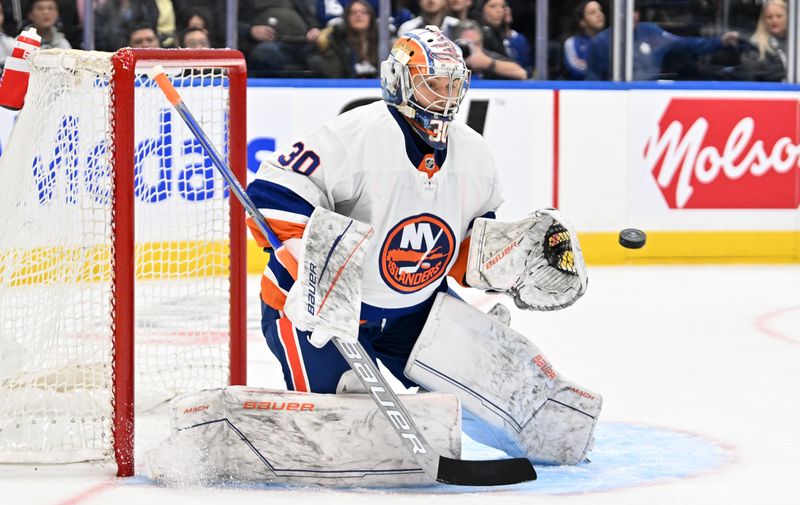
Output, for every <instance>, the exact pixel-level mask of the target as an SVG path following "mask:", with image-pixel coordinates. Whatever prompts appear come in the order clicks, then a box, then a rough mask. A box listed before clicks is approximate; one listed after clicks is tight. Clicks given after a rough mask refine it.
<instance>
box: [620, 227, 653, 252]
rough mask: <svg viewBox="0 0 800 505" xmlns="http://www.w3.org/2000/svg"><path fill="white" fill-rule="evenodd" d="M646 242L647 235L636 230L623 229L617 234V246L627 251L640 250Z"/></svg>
mask: <svg viewBox="0 0 800 505" xmlns="http://www.w3.org/2000/svg"><path fill="white" fill-rule="evenodd" d="M646 241H647V235H645V234H644V232H643V231H642V230H637V229H636V228H625V229H624V230H622V231H621V232H619V245H621V246H622V247H626V248H628V249H641V248H642V247H644V243H645V242H646Z"/></svg>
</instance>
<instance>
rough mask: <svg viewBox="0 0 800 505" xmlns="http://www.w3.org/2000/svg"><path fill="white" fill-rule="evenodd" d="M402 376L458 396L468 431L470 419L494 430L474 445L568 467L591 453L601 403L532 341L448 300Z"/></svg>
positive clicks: (434, 313)
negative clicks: (560, 371)
mask: <svg viewBox="0 0 800 505" xmlns="http://www.w3.org/2000/svg"><path fill="white" fill-rule="evenodd" d="M405 374H406V376H408V378H410V379H411V380H413V381H415V382H417V383H418V384H420V385H422V386H423V387H425V388H426V389H429V390H431V391H447V392H451V393H455V394H456V395H458V397H459V398H461V403H462V405H463V408H464V411H465V428H466V427H467V422H466V414H467V413H469V414H470V415H471V417H474V418H477V419H479V420H480V421H482V422H483V423H484V424H486V425H488V427H489V428H490V430H491V431H492V433H491V434H490V438H493V439H494V440H489V439H487V437H486V436H481V437H478V438H480V439H479V441H481V442H484V443H489V444H490V445H493V446H495V447H498V448H499V449H502V450H505V451H506V452H508V453H509V455H511V456H515V457H520V456H521V457H527V458H529V459H531V461H533V462H534V463H545V464H560V465H564V464H567V465H572V464H576V463H580V462H582V461H583V460H584V459H585V458H586V454H587V453H588V452H589V451H590V450H591V448H592V445H593V440H594V439H593V431H594V426H595V423H596V422H597V418H598V416H599V414H600V409H601V408H602V403H603V400H602V397H601V396H600V395H599V394H598V393H596V392H593V391H589V390H588V389H586V388H583V387H581V386H578V385H577V384H574V383H572V382H569V381H567V380H565V379H564V378H562V377H560V376H559V374H558V373H557V372H556V371H555V369H554V368H553V367H552V366H551V365H550V363H549V361H548V360H547V358H545V357H544V355H543V354H542V352H541V351H540V350H539V349H538V348H537V347H536V346H535V345H534V344H533V343H531V341H530V340H528V339H527V338H525V337H524V336H522V335H521V334H519V333H517V332H516V331H514V330H512V329H511V328H509V327H508V326H506V325H504V324H502V323H501V322H499V321H497V320H496V319H494V318H492V317H489V316H487V315H486V314H484V313H483V312H481V311H479V310H478V309H476V308H474V307H472V306H470V305H469V304H467V303H465V302H463V301H461V300H459V299H458V298H455V297H453V296H450V295H447V294H446V293H440V294H439V295H438V296H437V298H436V301H435V303H434V304H433V308H432V309H431V313H430V315H429V316H428V320H427V322H426V323H425V327H424V328H423V330H422V333H421V334H420V336H419V338H418V340H417V343H416V345H415V346H414V349H413V350H412V352H411V356H410V357H409V360H408V363H407V364H406V368H405ZM468 433H469V432H468ZM469 434H471V433H469ZM473 438H476V437H473Z"/></svg>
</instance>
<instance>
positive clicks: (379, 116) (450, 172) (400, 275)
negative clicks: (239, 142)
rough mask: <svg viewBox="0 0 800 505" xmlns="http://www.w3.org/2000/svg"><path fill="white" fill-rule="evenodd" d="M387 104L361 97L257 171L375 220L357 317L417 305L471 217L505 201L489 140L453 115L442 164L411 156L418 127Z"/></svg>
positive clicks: (317, 200)
mask: <svg viewBox="0 0 800 505" xmlns="http://www.w3.org/2000/svg"><path fill="white" fill-rule="evenodd" d="M404 121H405V120H404V119H403V118H402V117H401V116H399V115H398V114H393V112H391V111H390V110H389V108H388V107H387V105H386V104H384V103H383V102H382V101H381V102H375V103H373V104H370V105H366V106H362V107H358V108H356V109H353V110H351V111H349V112H346V113H344V114H342V115H341V116H339V117H337V118H335V119H333V120H332V121H329V122H328V123H326V124H324V125H323V126H321V127H320V128H318V129H317V130H315V131H313V132H312V133H311V134H309V135H308V136H307V137H305V138H304V139H302V140H300V141H298V142H295V143H294V144H292V145H291V146H289V147H288V148H287V149H285V150H284V151H283V152H282V153H278V154H277V155H276V156H275V157H274V159H272V160H270V161H267V162H265V163H264V164H263V165H262V167H261V169H260V170H259V172H258V174H257V176H256V178H257V179H258V178H261V179H265V180H268V181H269V182H271V183H274V184H279V185H281V186H284V187H285V188H287V189H289V190H291V191H292V192H293V193H295V194H297V195H300V196H301V197H302V198H303V199H305V200H306V201H307V202H308V203H309V204H311V205H312V206H317V205H322V206H324V207H325V208H327V209H329V210H334V211H335V212H338V213H340V214H343V215H346V216H349V217H352V218H354V219H357V220H359V221H362V222H365V223H369V224H370V225H372V226H373V228H374V230H375V234H374V235H373V237H372V239H371V240H370V243H369V245H368V250H367V255H366V259H365V262H364V285H363V300H362V301H363V304H362V313H361V318H362V319H371V320H375V319H380V318H384V317H395V316H399V315H402V314H404V313H409V312H413V311H414V310H416V308H417V306H418V305H420V304H423V303H424V302H426V301H428V300H429V299H430V298H431V297H432V295H433V294H434V293H435V292H436V290H437V288H438V287H439V286H440V285H441V283H442V281H443V280H444V277H445V275H447V272H448V271H449V270H450V268H451V267H452V265H453V263H454V262H455V259H456V257H457V256H458V253H459V248H460V246H461V242H462V241H463V240H464V238H466V236H467V232H468V228H469V226H470V224H471V222H472V220H473V219H474V218H476V217H480V216H482V215H484V214H486V213H488V212H493V211H494V210H495V209H496V208H497V207H498V206H499V205H500V203H501V202H502V197H501V195H500V188H499V184H498V177H497V172H496V169H495V167H494V162H493V160H492V157H491V154H490V151H489V148H488V146H487V144H486V142H485V141H484V139H483V137H481V136H480V135H479V134H478V133H476V132H475V131H473V130H472V129H470V128H469V127H468V126H467V125H466V124H464V123H460V122H453V123H451V125H450V128H449V139H448V144H447V145H448V147H447V149H446V153H445V156H444V161H443V162H442V163H441V166H439V165H438V161H437V159H440V158H441V156H437V157H436V158H434V156H432V155H426V156H423V157H422V159H421V161H420V162H419V164H418V165H417V164H415V163H414V160H413V159H412V158H413V157H414V154H413V153H414V152H418V151H415V150H416V147H415V146H414V142H413V140H412V139H411V138H410V137H409V136H410V135H416V134H415V133H414V132H413V131H412V130H411V128H410V126H409V125H408V124H405V123H404Z"/></svg>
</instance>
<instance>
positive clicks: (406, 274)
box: [378, 214, 456, 293]
mask: <svg viewBox="0 0 800 505" xmlns="http://www.w3.org/2000/svg"><path fill="white" fill-rule="evenodd" d="M455 245H456V244H455V236H454V235H453V230H451V229H450V227H449V226H448V225H447V223H445V222H444V220H442V219H441V218H439V217H437V216H434V215H432V214H420V215H417V216H412V217H408V218H406V219H403V220H402V221H400V222H399V223H397V224H396V225H394V226H393V227H392V229H391V230H389V233H387V234H386V238H385V239H384V241H383V245H382V246H381V254H380V257H379V259H378V261H379V263H380V264H379V268H380V272H381V277H382V278H383V280H384V282H386V284H388V285H389V287H391V288H392V289H394V290H395V291H398V292H400V293H412V292H414V291H419V290H420V289H422V288H424V287H425V286H427V285H429V284H431V283H433V282H434V281H436V280H437V279H440V278H441V277H442V276H443V275H444V274H445V273H446V272H447V265H448V264H449V263H450V260H451V259H452V257H453V252H454V251H455Z"/></svg>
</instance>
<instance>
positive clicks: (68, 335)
mask: <svg viewBox="0 0 800 505" xmlns="http://www.w3.org/2000/svg"><path fill="white" fill-rule="evenodd" d="M157 64H160V65H162V66H163V67H165V68H166V69H167V72H168V73H169V75H170V76H171V79H172V80H173V82H174V83H175V85H176V87H178V88H179V89H181V93H182V95H183V96H184V99H185V100H186V101H187V103H188V104H189V105H190V106H192V107H193V108H194V109H195V110H196V111H198V118H199V120H200V122H201V123H202V125H203V127H204V128H205V129H206V131H207V132H208V133H209V136H210V137H211V138H212V141H213V142H214V144H215V146H216V147H217V148H218V150H219V151H220V152H223V153H224V154H227V157H228V162H229V165H230V166H231V169H232V170H233V172H234V174H235V176H236V177H237V178H238V179H239V180H240V181H242V182H244V181H245V179H246V136H245V128H246V116H245V100H246V98H245V96H246V86H247V78H246V67H245V62H244V58H243V56H242V54H241V53H240V52H239V51H235V50H227V49H200V50H189V49H172V50H169V49H130V48H126V49H122V50H119V51H117V52H116V53H99V52H86V51H73V50H66V51H64V50H48V51H39V52H37V53H34V54H33V55H32V56H31V59H30V65H31V82H30V88H29V91H28V95H27V97H26V106H25V107H24V108H23V109H22V111H21V112H20V115H19V116H18V118H17V125H16V126H15V127H14V131H13V132H12V135H11V138H10V139H9V143H8V146H7V148H6V149H5V152H4V153H3V158H2V159H0V214H2V215H0V229H2V230H3V231H2V233H0V462H6V463H33V462H35V463H48V462H49V463H66V462H77V461H87V460H110V459H112V458H113V459H115V460H116V464H117V475H118V476H130V475H133V472H134V404H135V400H134V374H136V375H135V376H136V381H137V397H136V402H140V387H139V385H141V384H145V386H146V389H148V391H149V390H151V389H152V390H159V391H160V390H161V389H163V390H164V391H167V392H168V393H165V394H168V395H169V396H174V395H175V394H178V393H181V392H185V391H191V390H198V389H203V388H208V387H220V386H224V385H226V384H231V385H243V384H245V382H246V292H245V291H246V270H245V268H246V261H245V259H246V258H245V240H246V238H245V226H244V214H243V210H242V208H241V205H240V204H239V203H238V202H237V201H236V199H235V198H230V195H229V191H228V189H227V186H226V185H225V184H224V182H223V181H221V178H220V177H218V175H217V174H216V171H215V170H214V169H213V167H212V165H211V163H210V160H208V159H207V157H206V156H205V155H204V154H203V150H202V148H201V146H200V144H199V143H198V142H196V139H194V138H193V136H192V135H191V133H190V132H189V131H188V129H185V128H182V125H181V124H180V119H179V118H177V117H172V115H171V113H170V111H169V104H168V103H167V102H166V100H165V99H164V97H163V95H162V94H161V92H160V91H159V90H158V88H157V86H156V85H155V83H153V82H151V81H149V79H147V77H146V72H147V70H148V69H149V68H150V67H152V66H154V65H157ZM176 160H177V161H176ZM180 161H183V165H182V166H179V163H178V162H180ZM220 306H221V308H220ZM135 309H136V310H135ZM135 340H136V345H135V346H134V341H135ZM159 401H163V399H161V398H160V399H159ZM141 403H145V402H141ZM138 407H140V406H137V410H139V409H138Z"/></svg>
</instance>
